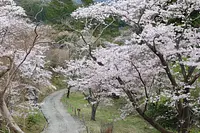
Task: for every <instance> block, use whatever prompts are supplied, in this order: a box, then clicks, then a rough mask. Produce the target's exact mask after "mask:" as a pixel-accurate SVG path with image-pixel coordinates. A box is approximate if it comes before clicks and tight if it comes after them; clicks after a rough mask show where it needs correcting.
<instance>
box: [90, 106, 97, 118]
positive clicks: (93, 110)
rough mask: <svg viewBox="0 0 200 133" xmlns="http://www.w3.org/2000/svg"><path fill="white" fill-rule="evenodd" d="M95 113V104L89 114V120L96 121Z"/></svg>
mask: <svg viewBox="0 0 200 133" xmlns="http://www.w3.org/2000/svg"><path fill="white" fill-rule="evenodd" d="M96 111H97V106H96V105H95V104H93V105H92V113H91V120H92V121H96V119H95V117H96Z"/></svg>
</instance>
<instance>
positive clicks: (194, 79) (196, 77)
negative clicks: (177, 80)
mask: <svg viewBox="0 0 200 133" xmlns="http://www.w3.org/2000/svg"><path fill="white" fill-rule="evenodd" d="M199 77H200V72H199V73H197V74H196V75H195V76H194V77H193V79H191V81H189V82H188V85H192V84H193V83H194V82H195V81H196V80H197V79H198V78H199Z"/></svg>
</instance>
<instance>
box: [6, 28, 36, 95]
mask: <svg viewBox="0 0 200 133" xmlns="http://www.w3.org/2000/svg"><path fill="white" fill-rule="evenodd" d="M37 27H38V25H36V26H35V29H34V33H35V37H34V39H33V42H32V45H31V47H30V48H29V50H28V51H27V53H26V55H25V56H24V58H23V59H22V61H21V62H20V63H19V64H18V65H17V67H16V68H15V69H14V70H13V72H12V73H11V75H10V77H9V78H8V80H7V83H6V86H5V87H4V90H3V93H5V92H6V90H7V89H8V86H9V85H10V82H11V81H12V80H13V78H14V77H15V74H16V72H17V71H18V69H19V67H20V66H21V65H22V64H23V63H24V62H25V61H26V59H27V57H28V55H29V54H30V53H31V51H32V49H33V48H34V46H35V43H36V40H37V38H38V33H37Z"/></svg>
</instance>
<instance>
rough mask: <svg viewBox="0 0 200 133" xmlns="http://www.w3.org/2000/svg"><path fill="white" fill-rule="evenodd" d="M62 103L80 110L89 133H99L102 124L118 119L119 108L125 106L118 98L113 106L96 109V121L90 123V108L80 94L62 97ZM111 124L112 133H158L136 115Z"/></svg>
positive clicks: (70, 111)
mask: <svg viewBox="0 0 200 133" xmlns="http://www.w3.org/2000/svg"><path fill="white" fill-rule="evenodd" d="M62 102H63V103H64V104H70V105H71V106H72V105H73V107H75V108H80V109H81V116H80V119H81V120H82V119H83V117H84V121H85V124H86V125H87V126H88V128H89V130H90V131H91V133H100V128H101V125H102V124H104V123H112V122H113V120H114V119H117V118H120V111H119V108H120V107H122V106H123V105H124V104H125V101H124V100H123V99H121V98H120V99H118V100H113V106H103V105H100V106H99V108H98V109H97V114H96V121H91V120H90V112H91V107H90V105H87V101H86V100H84V96H83V95H82V94H81V93H79V92H76V93H71V95H70V98H69V99H67V98H66V96H64V97H63V98H62ZM67 111H68V112H69V113H70V114H71V115H73V116H74V114H75V112H74V111H72V109H71V108H70V107H69V106H68V108H67ZM83 114H84V115H83ZM113 124H114V133H158V132H157V131H156V130H155V129H153V127H151V126H150V125H149V124H147V123H146V122H145V121H144V120H143V119H142V118H141V117H139V116H138V115H130V116H127V117H126V118H125V119H124V120H122V119H120V120H117V121H114V122H113Z"/></svg>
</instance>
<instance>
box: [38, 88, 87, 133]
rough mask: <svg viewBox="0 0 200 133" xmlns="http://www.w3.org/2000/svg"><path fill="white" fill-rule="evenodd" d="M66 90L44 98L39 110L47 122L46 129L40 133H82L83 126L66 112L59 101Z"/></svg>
mask: <svg viewBox="0 0 200 133" xmlns="http://www.w3.org/2000/svg"><path fill="white" fill-rule="evenodd" d="M65 91H66V89H64V90H60V91H57V92H54V93H53V94H51V95H49V96H48V97H46V98H45V99H44V101H43V104H42V105H41V110H42V112H43V114H44V116H45V117H46V119H47V121H48V125H47V128H46V129H45V130H44V131H43V132H42V133H82V132H83V130H84V126H82V125H81V123H80V122H79V121H77V120H75V119H74V118H73V117H72V116H71V115H70V114H69V113H67V112H66V109H65V108H64V106H63V104H62V103H61V101H60V99H61V98H62V96H63V95H64V94H65Z"/></svg>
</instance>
